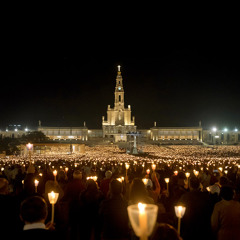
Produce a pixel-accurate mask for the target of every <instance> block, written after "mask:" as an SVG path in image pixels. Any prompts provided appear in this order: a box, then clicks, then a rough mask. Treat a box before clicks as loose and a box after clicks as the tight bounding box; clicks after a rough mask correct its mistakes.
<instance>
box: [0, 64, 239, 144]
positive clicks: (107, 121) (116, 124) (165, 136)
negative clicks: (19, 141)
mask: <svg viewBox="0 0 240 240" xmlns="http://www.w3.org/2000/svg"><path fill="white" fill-rule="evenodd" d="M37 130H38V131H41V132H43V133H44V134H45V135H46V136H47V137H49V138H50V139H51V140H56V141H63V140H66V141H68V140H70V141H74V140H78V141H81V142H89V141H93V142H94V140H95V141H96V140H98V141H104V140H107V141H111V142H126V141H128V136H129V135H131V133H138V134H139V136H141V138H142V139H144V140H145V141H150V142H152V143H153V142H155V143H156V142H157V143H160V144H161V143H166V141H167V142H168V141H175V142H176V143H180V144H181V142H182V143H183V142H185V143H187V142H186V141H188V142H189V143H194V142H195V143H201V142H206V143H212V144H234V143H239V142H240V131H239V130H237V131H236V129H235V130H234V131H228V132H226V131H225V132H224V131H215V132H212V131H211V130H203V128H202V126H201V123H199V125H198V126H195V127H158V126H157V124H156V122H154V126H153V127H151V128H149V129H137V126H136V125H135V117H134V116H132V109H131V106H130V105H128V106H127V107H125V102H124V88H123V77H122V73H121V68H120V66H118V71H117V76H116V85H115V91H114V105H113V107H111V106H110V105H108V107H107V113H106V118H105V116H102V129H88V128H87V126H86V123H85V122H84V124H83V126H82V127H46V126H42V125H41V122H40V121H39V126H38V129H37ZM25 133H26V132H25V131H16V129H15V130H12V131H8V130H6V131H1V130H0V137H1V138H4V137H13V138H15V137H16V138H17V137H20V136H21V135H23V134H25Z"/></svg>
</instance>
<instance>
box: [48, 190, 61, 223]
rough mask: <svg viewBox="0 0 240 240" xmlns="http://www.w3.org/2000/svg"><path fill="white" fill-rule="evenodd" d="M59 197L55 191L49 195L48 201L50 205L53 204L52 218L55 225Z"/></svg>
mask: <svg viewBox="0 0 240 240" xmlns="http://www.w3.org/2000/svg"><path fill="white" fill-rule="evenodd" d="M58 197H59V193H55V192H53V191H52V192H50V193H48V200H49V202H50V204H52V217H51V222H52V223H54V204H56V202H57V200H58Z"/></svg>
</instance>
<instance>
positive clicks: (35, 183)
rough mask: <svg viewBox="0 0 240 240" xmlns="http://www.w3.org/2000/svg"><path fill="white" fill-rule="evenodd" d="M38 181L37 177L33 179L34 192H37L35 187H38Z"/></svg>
mask: <svg viewBox="0 0 240 240" xmlns="http://www.w3.org/2000/svg"><path fill="white" fill-rule="evenodd" d="M38 184H39V181H38V180H37V179H35V180H34V185H35V193H37V187H38Z"/></svg>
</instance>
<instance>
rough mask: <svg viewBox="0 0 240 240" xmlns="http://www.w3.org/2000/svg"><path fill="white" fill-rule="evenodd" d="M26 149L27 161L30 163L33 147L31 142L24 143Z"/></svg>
mask: <svg viewBox="0 0 240 240" xmlns="http://www.w3.org/2000/svg"><path fill="white" fill-rule="evenodd" d="M26 147H27V149H28V153H29V161H30V164H31V151H32V149H33V144H32V143H28V144H27V145H26Z"/></svg>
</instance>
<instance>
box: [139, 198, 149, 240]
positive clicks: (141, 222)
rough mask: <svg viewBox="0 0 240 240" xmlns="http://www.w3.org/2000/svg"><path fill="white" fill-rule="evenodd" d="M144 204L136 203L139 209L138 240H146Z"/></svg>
mask: <svg viewBox="0 0 240 240" xmlns="http://www.w3.org/2000/svg"><path fill="white" fill-rule="evenodd" d="M145 207H146V204H142V203H138V209H139V226H140V232H141V235H140V240H147V214H146V211H145Z"/></svg>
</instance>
